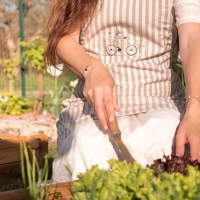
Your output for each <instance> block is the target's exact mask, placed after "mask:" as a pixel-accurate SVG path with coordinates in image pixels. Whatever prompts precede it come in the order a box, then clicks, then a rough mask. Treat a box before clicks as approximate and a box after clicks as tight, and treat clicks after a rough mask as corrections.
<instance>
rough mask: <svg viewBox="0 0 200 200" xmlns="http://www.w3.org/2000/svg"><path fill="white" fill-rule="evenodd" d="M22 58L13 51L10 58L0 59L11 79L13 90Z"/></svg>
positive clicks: (10, 88)
mask: <svg viewBox="0 0 200 200" xmlns="http://www.w3.org/2000/svg"><path fill="white" fill-rule="evenodd" d="M19 64H20V58H19V56H18V54H17V53H13V54H12V56H11V58H10V59H5V60H1V61H0V65H1V66H2V67H3V72H4V73H5V75H6V77H7V78H8V80H9V91H10V92H11V93H12V92H13V81H14V80H15V78H16V70H17V67H19Z"/></svg>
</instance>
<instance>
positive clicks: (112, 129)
mask: <svg viewBox="0 0 200 200" xmlns="http://www.w3.org/2000/svg"><path fill="white" fill-rule="evenodd" d="M104 115H105V118H106V122H107V124H108V128H109V130H110V133H111V135H112V136H116V135H121V131H120V130H119V126H118V123H117V119H116V117H114V121H113V122H112V123H110V122H109V120H108V114H107V111H106V108H105V106H104Z"/></svg>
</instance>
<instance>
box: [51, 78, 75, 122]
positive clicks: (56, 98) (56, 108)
mask: <svg viewBox="0 0 200 200" xmlns="http://www.w3.org/2000/svg"><path fill="white" fill-rule="evenodd" d="M57 81H58V77H57V76H56V77H54V90H49V92H50V97H51V100H52V104H51V108H50V111H51V113H53V115H54V117H55V118H56V119H57V118H58V116H59V113H60V111H61V108H62V107H61V99H62V97H63V92H64V90H66V91H67V92H68V94H69V95H68V96H70V95H71V93H72V92H73V90H74V86H73V85H72V84H71V83H73V82H74V81H70V79H69V78H66V80H65V83H64V84H63V85H61V86H60V87H58V82H57Z"/></svg>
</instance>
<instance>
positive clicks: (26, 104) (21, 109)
mask: <svg viewBox="0 0 200 200" xmlns="http://www.w3.org/2000/svg"><path fill="white" fill-rule="evenodd" d="M31 110H32V103H31V102H30V101H27V100H24V99H22V98H21V97H20V96H19V95H16V94H13V95H12V94H11V93H9V92H6V93H4V94H2V95H1V94H0V113H2V114H7V115H21V114H23V113H26V112H29V111H31Z"/></svg>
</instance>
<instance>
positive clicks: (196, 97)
mask: <svg viewBox="0 0 200 200" xmlns="http://www.w3.org/2000/svg"><path fill="white" fill-rule="evenodd" d="M191 98H195V99H197V100H198V101H200V98H199V97H198V96H188V98H187V100H186V103H187V102H188V101H189V100H190V99H191Z"/></svg>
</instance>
